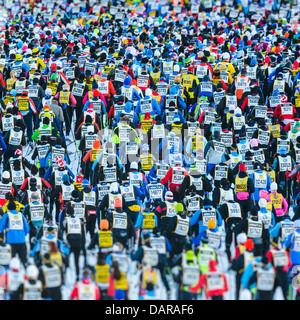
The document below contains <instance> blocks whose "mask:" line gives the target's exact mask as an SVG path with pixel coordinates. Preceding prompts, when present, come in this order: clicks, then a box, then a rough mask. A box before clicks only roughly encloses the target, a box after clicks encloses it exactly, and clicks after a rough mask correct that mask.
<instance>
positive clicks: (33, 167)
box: [30, 164, 39, 176]
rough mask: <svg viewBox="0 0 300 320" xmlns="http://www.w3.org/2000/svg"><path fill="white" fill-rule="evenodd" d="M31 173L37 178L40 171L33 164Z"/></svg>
mask: <svg viewBox="0 0 300 320" xmlns="http://www.w3.org/2000/svg"><path fill="white" fill-rule="evenodd" d="M30 172H31V174H32V175H33V176H35V175H37V174H38V172H39V169H38V168H37V166H36V165H34V164H33V165H32V166H31V167H30Z"/></svg>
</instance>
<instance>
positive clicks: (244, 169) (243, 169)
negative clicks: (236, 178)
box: [239, 163, 246, 171]
mask: <svg viewBox="0 0 300 320" xmlns="http://www.w3.org/2000/svg"><path fill="white" fill-rule="evenodd" d="M239 171H246V166H245V164H244V163H241V164H240V165H239Z"/></svg>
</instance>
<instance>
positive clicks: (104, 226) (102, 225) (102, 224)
mask: <svg viewBox="0 0 300 320" xmlns="http://www.w3.org/2000/svg"><path fill="white" fill-rule="evenodd" d="M99 227H100V229H101V230H108V229H109V223H108V220H107V219H102V220H101V221H100V225H99Z"/></svg>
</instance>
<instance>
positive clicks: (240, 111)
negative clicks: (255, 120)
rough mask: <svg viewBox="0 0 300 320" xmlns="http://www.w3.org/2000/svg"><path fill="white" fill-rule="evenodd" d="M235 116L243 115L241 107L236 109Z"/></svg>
mask: <svg viewBox="0 0 300 320" xmlns="http://www.w3.org/2000/svg"><path fill="white" fill-rule="evenodd" d="M234 114H242V109H241V108H239V107H237V108H235V110H234Z"/></svg>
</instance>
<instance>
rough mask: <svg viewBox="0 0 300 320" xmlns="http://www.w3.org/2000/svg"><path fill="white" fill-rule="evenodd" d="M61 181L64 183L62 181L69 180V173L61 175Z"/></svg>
mask: <svg viewBox="0 0 300 320" xmlns="http://www.w3.org/2000/svg"><path fill="white" fill-rule="evenodd" d="M61 180H62V182H63V183H64V182H67V183H69V182H70V177H69V175H68V174H64V175H63V176H62V179H61Z"/></svg>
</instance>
